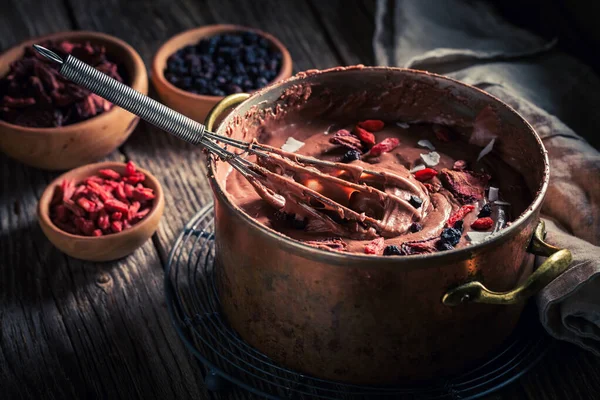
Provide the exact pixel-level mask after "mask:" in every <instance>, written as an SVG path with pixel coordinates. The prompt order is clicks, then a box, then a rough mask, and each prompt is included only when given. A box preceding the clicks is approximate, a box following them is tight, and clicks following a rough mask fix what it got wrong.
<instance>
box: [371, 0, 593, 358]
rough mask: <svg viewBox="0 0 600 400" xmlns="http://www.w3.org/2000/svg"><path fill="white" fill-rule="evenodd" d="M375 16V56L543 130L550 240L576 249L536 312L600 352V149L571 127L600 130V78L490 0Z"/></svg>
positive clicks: (383, 3)
mask: <svg viewBox="0 0 600 400" xmlns="http://www.w3.org/2000/svg"><path fill="white" fill-rule="evenodd" d="M375 24H376V25H375V35H374V38H373V46H374V50H375V62H376V64H377V65H387V66H399V67H406V68H414V69H420V70H427V71H430V72H436V73H440V74H444V75H448V76H451V77H453V78H455V79H458V80H461V81H463V82H465V83H468V84H470V85H473V86H476V87H479V88H481V89H483V90H486V91H487V92H489V93H491V94H492V95H494V96H496V97H498V98H500V99H501V100H503V101H504V102H506V103H507V104H509V105H510V106H512V107H513V108H514V109H515V110H517V112H519V113H520V114H521V115H522V116H523V117H524V118H525V119H527V121H529V123H531V124H532V125H533V127H534V128H535V130H536V131H537V133H538V134H539V135H540V136H541V138H542V139H543V141H544V145H545V146H546V149H547V150H548V154H549V157H550V167H551V179H550V187H549V190H548V195H547V198H546V201H545V203H544V206H543V208H542V212H543V214H544V217H545V218H546V227H547V230H548V236H547V241H548V242H549V243H551V244H554V245H556V246H558V247H561V248H568V249H570V250H571V251H572V253H573V258H574V261H573V263H572V264H571V267H570V268H569V270H567V272H565V273H564V274H563V275H561V276H560V277H558V278H557V279H555V280H554V281H553V282H551V283H550V284H549V285H548V286H547V287H546V288H545V289H543V290H542V291H541V293H540V294H539V295H538V296H537V304H538V307H539V315H540V320H541V322H542V324H543V325H544V327H545V328H546V330H547V331H548V332H549V333H550V334H551V335H552V336H554V337H556V338H558V339H562V340H566V341H569V342H572V343H575V344H577V345H579V346H581V347H582V348H585V349H587V350H589V351H592V352H593V353H595V354H596V355H600V247H599V246H600V153H598V151H596V150H595V149H594V148H592V147H591V146H590V145H589V144H588V143H587V142H586V141H585V140H584V139H583V138H582V137H581V136H579V135H578V134H577V133H575V131H577V132H578V133H579V134H581V135H582V136H584V137H585V136H587V137H591V135H595V134H597V129H598V128H599V127H600V112H598V109H599V107H600V79H599V78H598V77H597V76H596V75H595V74H594V73H593V71H592V70H591V69H590V68H588V67H587V66H586V65H584V64H582V63H581V62H579V61H578V60H576V59H574V58H573V57H570V56H568V55H566V54H563V53H561V52H559V51H557V50H556V49H554V44H555V41H549V42H548V41H545V40H544V39H542V38H539V37H537V36H535V35H533V34H531V33H529V32H527V31H525V30H522V29H519V28H517V27H515V26H512V25H511V24H509V23H508V22H506V21H504V20H503V19H502V18H501V17H500V16H499V15H498V14H497V13H496V12H495V10H494V9H493V7H492V6H491V5H490V4H489V3H488V2H485V1H468V0H395V1H394V0H378V1H377V10H376V21H375ZM542 261H543V259H538V260H537V263H538V264H539V263H541V262H542Z"/></svg>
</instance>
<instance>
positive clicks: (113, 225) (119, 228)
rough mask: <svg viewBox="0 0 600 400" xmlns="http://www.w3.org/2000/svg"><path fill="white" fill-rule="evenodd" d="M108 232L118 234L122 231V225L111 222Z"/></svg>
mask: <svg viewBox="0 0 600 400" xmlns="http://www.w3.org/2000/svg"><path fill="white" fill-rule="evenodd" d="M110 230H111V231H113V232H114V233H119V232H121V231H122V230H123V223H122V222H121V221H112V222H111V223H110Z"/></svg>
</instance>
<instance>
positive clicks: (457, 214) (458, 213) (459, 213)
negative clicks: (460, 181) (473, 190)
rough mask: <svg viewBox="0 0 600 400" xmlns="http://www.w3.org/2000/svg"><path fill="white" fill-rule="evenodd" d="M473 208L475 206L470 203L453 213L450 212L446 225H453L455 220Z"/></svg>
mask: <svg viewBox="0 0 600 400" xmlns="http://www.w3.org/2000/svg"><path fill="white" fill-rule="evenodd" d="M474 209H475V206H474V205H472V204H469V205H466V206H462V207H461V208H459V209H458V211H456V212H455V213H454V214H452V215H451V216H450V218H448V221H446V226H448V227H453V226H454V224H455V223H456V221H460V220H462V219H464V218H465V215H467V214H468V213H470V212H471V211H473V210H474Z"/></svg>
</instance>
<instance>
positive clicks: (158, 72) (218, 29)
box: [151, 24, 292, 102]
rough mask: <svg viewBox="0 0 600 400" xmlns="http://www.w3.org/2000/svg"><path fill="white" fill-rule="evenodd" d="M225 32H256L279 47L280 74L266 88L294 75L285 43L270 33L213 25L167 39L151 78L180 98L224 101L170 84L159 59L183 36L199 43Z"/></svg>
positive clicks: (155, 57)
mask: <svg viewBox="0 0 600 400" xmlns="http://www.w3.org/2000/svg"><path fill="white" fill-rule="evenodd" d="M223 32H254V33H256V34H258V35H260V36H262V37H263V38H265V39H267V40H268V41H270V42H271V43H273V44H274V45H275V47H277V48H278V49H279V51H280V52H281V54H282V60H281V68H280V70H279V73H278V74H277V75H276V76H275V78H273V79H272V80H270V81H269V82H268V83H267V85H265V87H267V86H270V85H271V84H273V83H275V82H277V81H280V80H283V79H287V78H289V77H290V76H291V75H292V57H291V55H290V52H289V51H288V49H287V48H286V47H285V46H284V45H283V43H282V42H281V41H280V40H279V39H277V38H276V37H275V36H273V35H271V34H270V33H267V32H264V31H262V30H260V29H256V28H251V27H247V26H243V25H236V24H212V25H204V26H201V27H200V28H192V29H188V30H186V31H183V32H180V33H178V34H177V35H175V36H172V37H170V38H169V39H167V40H166V41H165V42H164V43H163V44H162V45H161V46H160V47H159V49H158V50H157V51H156V53H154V57H153V58H152V77H151V78H152V79H156V80H158V81H159V82H161V83H162V84H164V85H165V87H166V88H168V89H169V90H171V91H172V92H175V93H177V94H178V95H180V96H183V97H187V98H188V99H190V100H196V101H197V100H202V101H211V102H217V101H219V100H222V99H223V98H224V97H225V96H211V95H205V94H196V93H191V92H188V91H185V90H183V89H180V88H178V87H177V86H175V85H173V84H172V83H171V82H169V81H168V80H167V79H165V74H164V67H165V65H166V61H165V62H164V63H159V58H160V57H162V56H163V55H164V53H166V52H167V50H168V45H169V44H170V43H172V42H173V41H175V40H177V39H179V38H181V37H183V36H193V37H194V40H195V41H198V40H200V39H202V38H205V37H210V36H214V35H216V34H218V33H223ZM178 50H179V49H178ZM171 54H173V52H171V51H170V50H169V54H167V56H166V57H165V60H167V59H168V58H169V56H170V55H171ZM261 89H263V88H261ZM261 89H256V90H254V91H252V92H245V93H255V92H256V91H258V90H261Z"/></svg>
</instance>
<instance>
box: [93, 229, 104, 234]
mask: <svg viewBox="0 0 600 400" xmlns="http://www.w3.org/2000/svg"><path fill="white" fill-rule="evenodd" d="M92 236H102V231H101V230H100V229H95V230H94V232H92Z"/></svg>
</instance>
